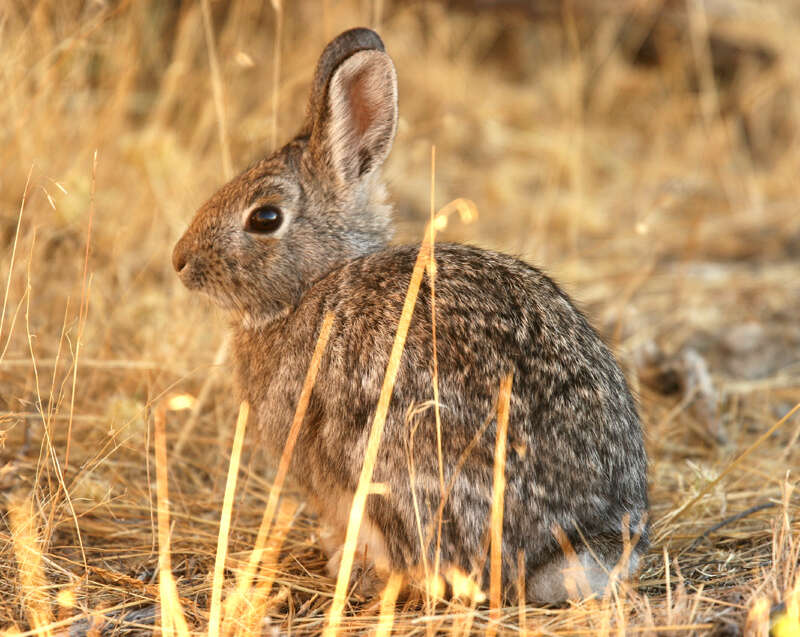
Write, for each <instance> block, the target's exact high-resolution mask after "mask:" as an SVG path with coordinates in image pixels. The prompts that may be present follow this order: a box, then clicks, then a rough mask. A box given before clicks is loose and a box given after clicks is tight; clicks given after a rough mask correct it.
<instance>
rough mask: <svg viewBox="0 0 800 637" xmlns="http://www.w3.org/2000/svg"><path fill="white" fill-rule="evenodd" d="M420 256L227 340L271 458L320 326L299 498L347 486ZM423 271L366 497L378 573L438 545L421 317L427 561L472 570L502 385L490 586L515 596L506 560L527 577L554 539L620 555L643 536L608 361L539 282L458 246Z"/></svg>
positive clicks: (361, 276)
mask: <svg viewBox="0 0 800 637" xmlns="http://www.w3.org/2000/svg"><path fill="white" fill-rule="evenodd" d="M418 249H419V248H418V247H417V246H398V247H392V248H388V249H385V250H383V251H380V252H376V253H373V254H370V255H367V256H364V257H361V258H359V259H355V260H353V261H350V262H348V263H346V264H345V265H344V266H342V267H340V268H338V269H336V270H334V271H332V272H330V273H329V274H328V275H326V276H325V277H323V278H322V279H320V280H319V281H317V282H316V283H315V284H314V285H313V286H312V287H311V288H310V289H309V290H308V291H307V292H306V294H305V295H304V297H303V300H302V301H301V303H300V304H299V306H298V307H297V308H296V309H295V310H294V311H292V312H291V313H290V314H289V316H287V317H286V318H285V319H283V320H281V321H279V322H276V323H274V324H271V325H270V326H269V327H267V328H265V329H263V330H260V331H259V330H256V331H252V330H247V331H246V330H243V331H242V332H240V335H239V339H238V342H239V346H238V351H239V357H238V358H239V368H240V386H241V387H243V388H244V389H245V393H246V394H247V395H246V397H247V398H248V399H250V400H251V402H254V403H255V404H256V405H257V406H258V409H259V413H260V420H261V421H262V423H263V424H264V426H265V427H266V429H267V432H268V442H269V443H271V444H272V445H274V446H275V448H274V451H275V452H276V453H278V452H279V450H280V448H281V446H282V444H283V441H284V440H285V435H286V430H287V428H288V423H289V422H290V421H291V417H290V416H291V414H290V412H291V411H292V410H293V408H294V405H295V404H296V401H297V397H298V396H299V391H300V387H301V385H302V380H303V377H304V375H305V370H306V368H307V365H308V361H309V359H310V353H311V351H312V349H313V346H314V343H315V341H316V333H317V330H318V329H319V324H320V323H321V318H322V316H323V315H324V313H325V312H327V311H330V312H332V313H333V314H334V316H335V323H334V328H333V332H332V334H331V338H330V341H329V343H328V346H327V349H326V352H325V355H324V357H323V360H322V364H321V367H320V371H319V374H318V377H317V381H316V385H315V388H314V391H313V393H312V398H311V402H310V405H309V411H308V414H307V416H306V421H305V422H304V425H303V427H304V428H303V430H302V433H301V438H300V441H299V443H298V447H297V450H296V452H295V459H294V462H293V473H294V475H295V477H296V478H297V479H298V481H299V482H300V483H301V484H303V485H304V486H305V487H306V488H307V489H308V490H309V491H310V492H312V493H320V492H322V493H324V492H325V491H326V490H327V489H337V490H340V491H343V492H352V490H354V488H355V486H356V483H357V480H358V476H359V472H360V468H361V462H362V461H363V457H364V450H365V446H366V440H367V437H368V434H369V429H370V425H371V422H372V417H373V415H374V411H375V408H376V405H377V401H378V396H379V394H380V391H381V386H382V382H383V376H384V373H385V370H386V365H387V363H388V358H389V352H390V350H391V347H392V343H393V340H394V336H395V331H396V329H397V324H398V320H399V317H400V313H401V308H402V306H403V302H404V299H405V294H406V290H407V287H408V283H409V280H410V277H411V272H412V270H413V266H414V262H415V259H416V256H417V252H418ZM435 258H436V270H435V279H434V294H431V281H430V279H429V276H428V274H426V275H425V276H424V278H423V282H422V285H421V288H420V292H419V297H418V299H417V303H416V306H415V310H414V314H413V317H412V321H411V324H410V327H409V331H408V337H407V340H406V344H405V349H404V352H403V358H402V361H401V367H400V371H399V374H398V377H397V382H396V384H395V387H394V391H393V394H392V401H391V405H390V409H389V414H388V417H387V422H386V426H385V430H384V435H383V439H382V442H381V451H380V455H379V462H378V465H377V467H376V470H375V476H374V480H375V481H377V482H383V483H386V484H387V485H388V486H389V489H390V491H389V493H388V494H387V495H374V496H370V498H369V501H368V515H369V517H370V519H371V520H372V521H373V523H374V524H375V525H376V526H377V527H378V528H380V529H381V530H382V532H383V533H384V536H385V537H386V544H387V550H388V552H389V554H390V556H391V560H392V562H393V564H394V566H396V567H399V568H400V567H405V568H408V567H411V566H415V565H419V564H420V563H421V562H422V557H423V551H421V549H420V547H421V546H422V545H423V544H424V545H425V546H426V548H425V550H424V554H425V558H430V557H431V555H432V551H433V550H434V548H435V546H436V533H435V528H436V524H437V522H438V517H439V515H440V503H441V502H442V494H441V484H440V479H439V466H438V464H439V460H438V457H439V456H438V447H437V433H436V426H435V415H434V409H433V404H432V400H433V366H434V352H433V338H432V336H433V329H432V326H433V324H432V316H433V311H435V317H436V321H435V327H436V360H437V363H438V390H439V396H440V399H439V403H440V416H441V444H442V457H443V463H442V464H443V473H444V479H445V487H446V489H445V491H446V492H447V498H446V500H445V504H444V506H443V507H442V510H441V516H442V531H441V533H442V536H441V557H442V560H443V561H444V562H445V563H450V564H454V565H457V566H459V567H461V568H463V569H464V570H466V571H469V570H472V569H473V568H475V567H476V566H477V565H478V564H479V562H478V561H477V560H480V558H481V556H482V555H483V556H485V546H486V544H485V542H486V537H487V535H486V533H487V528H488V521H489V510H490V506H491V499H492V479H493V478H492V476H493V462H494V446H495V433H496V423H495V420H494V414H495V411H496V403H497V396H498V388H499V384H500V381H501V379H502V378H503V377H504V376H505V375H506V374H508V373H509V372H510V373H512V374H513V393H512V398H511V407H510V416H509V428H508V451H507V462H506V467H505V476H506V480H507V487H506V496H505V516H504V530H503V531H504V532H503V537H504V551H503V552H504V558H505V559H504V561H505V562H506V563H505V564H504V571H505V572H506V573H507V575H506V578H507V579H508V578H510V579H509V581H510V582H513V581H514V579H515V577H516V576H515V575H514V572H515V569H516V564H517V559H518V554H519V553H520V552H524V555H525V559H526V562H527V570H528V571H529V572H531V571H533V570H535V569H536V568H537V566H539V565H541V564H543V563H545V562H547V561H548V560H550V559H552V557H553V555H555V554H557V553H559V552H560V550H561V549H560V548H559V546H558V544H557V543H556V541H555V539H554V529H555V527H559V528H561V529H563V530H564V531H565V532H566V535H567V537H568V538H569V540H570V541H571V543H573V544H574V545H582V544H583V539H582V538H600V539H598V542H600V543H601V544H602V546H599V547H596V546H593V547H592V548H593V549H594V550H598V551H605V550H606V548H607V545H608V544H609V543H610V545H611V547H612V548H611V549H609V550H610V551H611V553H615V552H616V553H619V551H618V548H619V545H620V538H621V537H622V526H623V524H624V523H626V522H627V523H630V525H631V527H632V528H633V529H639V530H640V531H643V529H641V528H639V527H640V526H641V524H642V516H643V514H644V512H645V510H646V507H647V496H646V458H645V453H644V448H643V444H642V431H641V425H640V422H639V419H638V416H637V413H636V408H635V404H634V401H633V398H632V397H631V394H630V392H629V390H628V387H627V384H626V382H625V379H624V376H623V375H622V372H621V371H620V369H619V367H618V366H617V364H616V362H615V361H614V358H613V356H612V354H611V353H610V351H609V350H608V348H607V347H606V346H605V345H604V344H603V343H602V341H601V340H600V338H599V337H598V336H597V334H596V332H595V331H594V330H593V329H592V328H591V327H590V325H589V324H588V322H587V321H586V319H585V318H584V316H583V315H582V314H581V313H580V312H579V311H578V310H577V309H576V308H575V307H574V306H573V304H572V303H571V302H570V300H569V299H568V297H567V296H566V295H565V294H564V293H563V292H562V291H561V290H560V289H559V288H558V287H557V286H556V285H555V284H554V283H553V282H552V281H551V280H550V279H549V278H548V277H547V276H545V275H544V274H543V273H541V272H540V271H539V270H537V269H535V268H533V267H531V266H529V265H527V264H525V263H523V262H521V261H519V260H517V259H514V258H512V257H510V256H507V255H504V254H500V253H496V252H490V251H485V250H480V249H477V248H472V247H468V246H464V245H456V244H438V245H437V246H436V249H435ZM264 352H268V355H267V357H266V358H264V357H263V355H264ZM254 374H255V375H257V376H258V378H254V377H253V375H254ZM420 533H422V537H420ZM645 535H646V532H645ZM590 544H591V542H590ZM645 545H646V538H644V539H643V540H642V544H641V545H640V548H643V547H644V546H645Z"/></svg>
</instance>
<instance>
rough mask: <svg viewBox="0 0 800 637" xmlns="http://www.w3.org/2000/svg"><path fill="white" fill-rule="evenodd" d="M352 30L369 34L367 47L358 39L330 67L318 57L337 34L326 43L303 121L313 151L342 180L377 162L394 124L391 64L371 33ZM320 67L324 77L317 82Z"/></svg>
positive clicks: (389, 142)
mask: <svg viewBox="0 0 800 637" xmlns="http://www.w3.org/2000/svg"><path fill="white" fill-rule="evenodd" d="M358 31H361V32H366V33H367V34H371V36H374V40H376V42H374V43H371V44H373V47H371V48H363V46H364V44H365V43H364V42H359V43H358V44H360V47H359V48H361V50H356V51H355V52H353V53H352V54H350V55H349V56H347V57H345V58H344V59H343V60H341V62H340V63H339V64H338V65H337V66H336V67H335V68H334V69H333V70H332V72H330V71H328V70H327V69H326V68H324V65H323V64H322V62H323V60H324V59H325V55H326V53H328V50H329V49H330V48H331V46H332V45H333V44H334V43H336V42H337V41H339V40H340V39H341V38H342V37H343V36H339V38H337V39H336V40H334V42H333V43H331V45H329V47H328V49H326V52H325V53H323V58H322V59H321V60H320V64H319V65H318V67H317V77H315V79H314V86H313V88H312V94H311V102H310V104H309V122H308V123H307V129H308V132H309V133H310V135H311V140H310V143H311V147H312V148H313V150H314V155H315V156H316V157H317V158H318V159H319V160H322V161H324V162H325V163H326V164H328V167H329V168H331V169H332V170H333V172H334V173H335V175H336V177H337V178H338V179H339V180H341V181H343V182H345V183H347V182H352V181H353V180H356V179H358V178H359V177H361V176H362V175H364V174H366V173H368V172H370V171H372V170H374V169H376V168H378V167H379V166H380V165H381V164H382V163H383V161H384V160H385V159H386V156H387V155H388V154H389V151H390V150H391V147H392V141H393V140H394V134H395V130H396V128H397V75H396V74H395V70H394V64H392V60H391V58H390V57H389V56H388V55H386V53H385V52H384V51H383V44H382V42H381V41H380V38H378V36H377V34H375V33H374V32H372V31H367V30H366V29H360V30H358ZM347 33H350V32H347ZM343 35H346V34H343ZM361 39H362V40H363V39H364V38H363V35H362V38H361ZM340 55H341V52H340ZM337 61H338V60H337ZM326 71H327V73H329V75H328V82H327V83H326V84H323V80H324V75H325V73H326Z"/></svg>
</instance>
